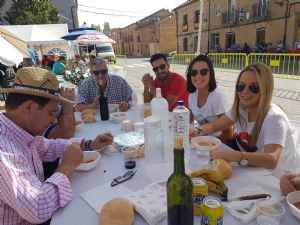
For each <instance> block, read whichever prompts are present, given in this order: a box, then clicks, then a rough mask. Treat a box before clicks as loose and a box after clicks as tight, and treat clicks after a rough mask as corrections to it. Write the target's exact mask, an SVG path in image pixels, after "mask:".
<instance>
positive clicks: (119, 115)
mask: <svg viewBox="0 0 300 225" xmlns="http://www.w3.org/2000/svg"><path fill="white" fill-rule="evenodd" d="M109 117H110V119H111V120H112V121H113V122H115V123H121V122H122V121H123V120H126V118H127V114H126V112H114V113H111V114H110V115H109Z"/></svg>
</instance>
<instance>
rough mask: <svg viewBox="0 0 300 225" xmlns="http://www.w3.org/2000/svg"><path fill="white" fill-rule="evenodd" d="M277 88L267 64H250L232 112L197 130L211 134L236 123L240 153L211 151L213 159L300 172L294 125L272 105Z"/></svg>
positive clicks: (241, 78) (240, 79) (242, 75)
mask: <svg viewBox="0 0 300 225" xmlns="http://www.w3.org/2000/svg"><path fill="white" fill-rule="evenodd" d="M273 88H274V80H273V76H272V73H271V71H270V69H269V68H268V67H267V66H266V65H264V64H253V65H249V66H247V67H246V68H245V69H244V70H242V71H241V72H240V74H239V76H238V78H237V82H236V89H235V98H234V103H233V106H232V109H231V111H230V112H228V113H226V115H223V116H222V117H221V118H219V119H218V120H216V121H214V122H213V123H211V124H205V125H202V126H201V127H200V128H199V129H198V130H197V132H198V133H199V134H200V135H201V134H209V133H213V132H215V131H218V130H222V129H224V127H227V126H229V125H232V124H235V126H236V129H237V135H236V144H237V147H238V149H237V150H239V151H235V150H225V149H219V150H215V151H212V152H211V157H212V158H213V159H216V158H222V159H224V160H226V161H228V162H238V163H239V164H240V165H242V166H246V165H251V166H259V167H264V168H267V169H275V168H276V169H280V170H293V171H296V170H298V169H299V166H300V153H299V152H298V151H297V150H296V144H295V141H294V139H293V135H292V128H291V124H290V122H289V120H288V118H287V116H286V115H285V113H284V112H283V110H282V109H281V108H279V107H278V106H276V105H273V104H272V102H271V100H272V94H273ZM194 132H195V130H192V131H191V135H192V136H193V135H194V134H195V133H194Z"/></svg>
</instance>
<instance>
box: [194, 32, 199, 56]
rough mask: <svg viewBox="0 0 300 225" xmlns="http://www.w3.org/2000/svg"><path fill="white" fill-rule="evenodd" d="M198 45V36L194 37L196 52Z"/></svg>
mask: <svg viewBox="0 0 300 225" xmlns="http://www.w3.org/2000/svg"><path fill="white" fill-rule="evenodd" d="M197 47H198V36H195V37H194V52H197Z"/></svg>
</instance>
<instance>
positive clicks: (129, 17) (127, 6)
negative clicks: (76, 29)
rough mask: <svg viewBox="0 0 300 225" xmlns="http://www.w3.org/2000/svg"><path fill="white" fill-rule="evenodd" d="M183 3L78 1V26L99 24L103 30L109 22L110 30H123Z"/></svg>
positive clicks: (168, 0) (174, 0) (173, 0)
mask: <svg viewBox="0 0 300 225" xmlns="http://www.w3.org/2000/svg"><path fill="white" fill-rule="evenodd" d="M184 2H186V0H106V1H103V0H78V19H79V26H81V25H82V24H83V23H84V22H86V23H87V26H91V24H99V25H100V27H101V29H103V23H104V22H109V25H110V28H111V29H112V28H118V27H120V28H123V27H126V26H128V25H130V24H132V23H135V22H136V21H138V20H140V19H143V18H144V17H147V16H149V15H151V14H152V13H154V12H156V11H158V10H160V9H162V8H165V9H169V10H170V11H171V10H172V9H174V8H176V7H177V6H179V5H181V4H182V3H184ZM84 11H85V12H84ZM86 11H89V12H86ZM91 12H95V13H91ZM96 13H97V14H96ZM105 14H106V15H105ZM108 14H114V15H108Z"/></svg>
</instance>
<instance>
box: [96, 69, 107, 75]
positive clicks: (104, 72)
mask: <svg viewBox="0 0 300 225" xmlns="http://www.w3.org/2000/svg"><path fill="white" fill-rule="evenodd" d="M107 72H108V70H107V69H103V70H94V71H93V74H95V75H96V76H99V75H102V76H103V75H106V74H107Z"/></svg>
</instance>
